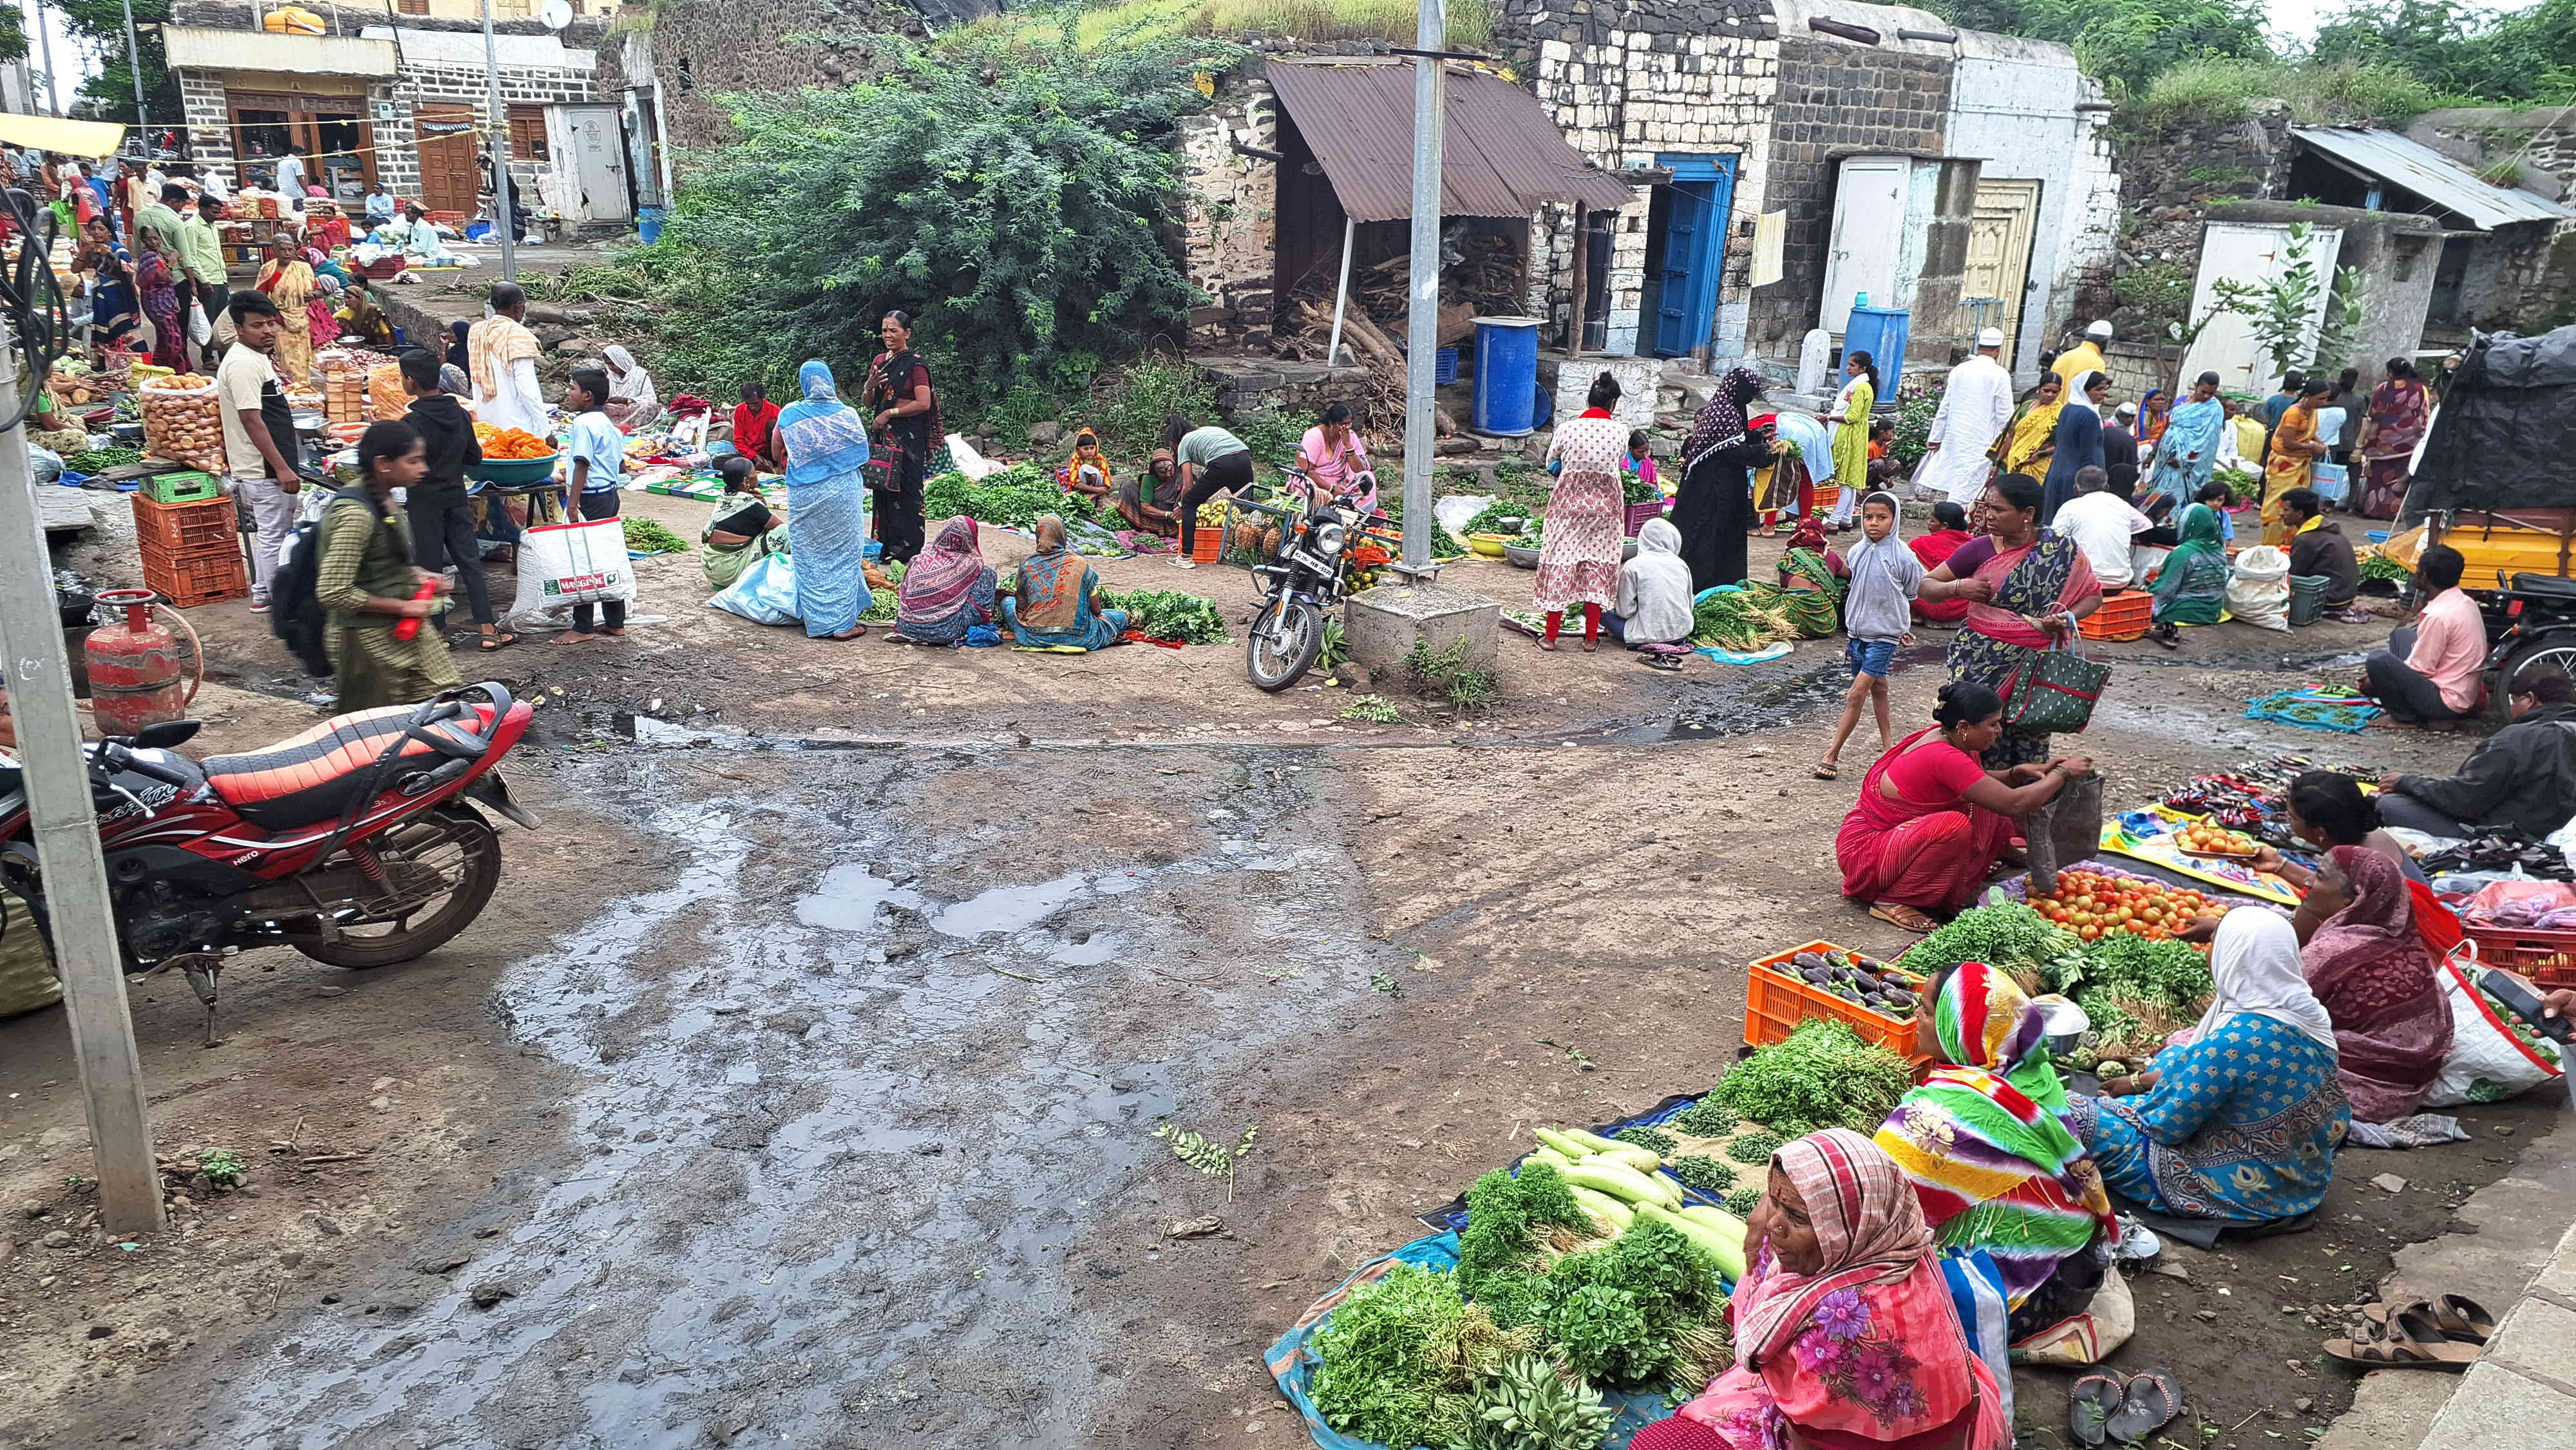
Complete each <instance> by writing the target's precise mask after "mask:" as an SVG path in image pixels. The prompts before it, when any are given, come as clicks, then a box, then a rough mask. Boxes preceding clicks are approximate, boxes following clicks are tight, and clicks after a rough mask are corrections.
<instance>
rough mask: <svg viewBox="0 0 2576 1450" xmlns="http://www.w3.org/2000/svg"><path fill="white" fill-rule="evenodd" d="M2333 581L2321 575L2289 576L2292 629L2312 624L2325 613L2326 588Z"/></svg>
mask: <svg viewBox="0 0 2576 1450" xmlns="http://www.w3.org/2000/svg"><path fill="white" fill-rule="evenodd" d="M2333 582H2334V581H2333V580H2331V579H2328V578H2327V577H2326V576H2325V575H2323V574H2293V575H2291V576H2290V624H2291V626H2292V627H2293V628H2296V627H2297V626H2299V625H2304V624H2314V623H2316V622H2317V616H2319V615H2321V614H2323V613H2325V612H2326V586H2327V585H2328V584H2331V583H2333Z"/></svg>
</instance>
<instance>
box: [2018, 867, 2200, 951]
mask: <svg viewBox="0 0 2576 1450" xmlns="http://www.w3.org/2000/svg"><path fill="white" fill-rule="evenodd" d="M2030 904H2031V908H2032V909H2033V910H2035V911H2037V912H2038V913H2039V914H2040V915H2042V916H2044V917H2047V918H2048V919H2049V920H2050V921H2053V922H2055V923H2057V924H2058V925H2059V926H2062V927H2065V928H2066V929H2067V930H2068V931H2071V932H2073V933H2075V934H2076V935H2077V936H2080V937H2082V938H2084V939H2085V940H2086V941H2099V940H2101V939H2102V936H2103V934H2104V933H2106V932H2114V931H2125V932H2128V933H2129V934H2131V935H2132V936H2142V937H2145V938H2146V939H2147V940H2149V941H2167V940H2170V939H2172V938H2174V937H2176V936H2179V935H2181V934H2182V929H2183V928H2184V927H2187V926H2189V925H2191V919H2192V918H2193V917H2195V916H2214V915H2216V914H2218V911H2219V908H2218V907H2216V906H2214V905H2212V904H2211V902H2210V899H2209V898H2208V897H2206V896H2204V895H2202V894H2201V893H2199V892H2197V891H2178V890H2176V889H2174V888H2173V887H2170V886H2167V885H2165V884H2164V883H2162V882H2159V881H2148V880H2145V879H2142V878H2140V877H2135V876H2110V875H2105V874H2103V873H2101V872H2098V871H2060V872H2059V873H2057V894H2056V895H2054V896H2034V897H2032V898H2031V899H2030Z"/></svg>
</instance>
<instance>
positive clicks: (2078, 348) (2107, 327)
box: [2049, 318, 2111, 398]
mask: <svg viewBox="0 0 2576 1450" xmlns="http://www.w3.org/2000/svg"><path fill="white" fill-rule="evenodd" d="M2110 341H2111V323H2110V321H2109V319H2107V318H2095V319H2094V320H2093V325H2092V326H2090V327H2087V328H2085V329H2084V340H2083V341H2082V342H2079V343H2077V344H2076V345H2075V346H2073V347H2070V348H2068V349H2067V350H2066V351H2064V352H2062V353H2059V354H2058V355H2057V361H2056V362H2055V363H2054V364H2052V365H2050V367H2049V371H2050V372H2053V373H2055V374H2057V375H2058V376H2059V377H2061V378H2064V379H2065V380H2066V395H2067V396H2068V397H2070V398H2071V397H2074V396H2075V395H2076V386H2075V384H2076V380H2077V379H2079V378H2081V377H2083V376H2084V375H2085V374H2086V373H2107V372H2109V371H2110V370H2111V369H2110V368H2109V366H2108V365H2106V364H2105V363H2104V362H2103V361H2102V349H2103V348H2104V347H2106V346H2108V345H2109V343H2110Z"/></svg>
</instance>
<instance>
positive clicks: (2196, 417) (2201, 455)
mask: <svg viewBox="0 0 2576 1450" xmlns="http://www.w3.org/2000/svg"><path fill="white" fill-rule="evenodd" d="M2227 426H2228V422H2227V404H2226V403H2225V402H2224V401H2222V400H2221V399H2220V398H2219V396H2218V374H2216V373H2202V374H2201V375H2200V377H2199V379H2198V380H2196V381H2195V382H2193V383H2192V385H2191V397H2190V398H2189V399H2187V400H2185V401H2184V402H2181V403H2178V404H2176V405H2174V409H2173V412H2172V413H2171V414H2170V415H2168V416H2167V417H2166V419H2165V421H2164V428H2163V431H2162V433H2160V434H2159V435H2158V437H2157V438H2156V445H2155V447H2156V458H2155V466H2154V469H2153V471H2151V472H2150V473H2149V474H2148V485H2149V486H2150V487H2152V488H2154V489H2155V490H2156V491H2157V492H2159V493H2161V494H2163V495H2164V496H2165V497H2167V498H2169V499H2172V500H2173V501H2174V506H2175V507H2176V508H2187V507H2189V506H2190V504H2191V501H2192V500H2193V499H2194V498H2197V497H2199V495H2200V491H2201V489H2202V488H2203V487H2204V486H2205V485H2207V484H2208V482H2209V471H2210V469H2211V468H2212V467H2213V466H2215V465H2216V464H2217V462H2218V454H2219V448H2220V445H2221V443H2222V442H2223V441H2224V438H2223V435H2224V434H2225V432H2226V430H2227Z"/></svg>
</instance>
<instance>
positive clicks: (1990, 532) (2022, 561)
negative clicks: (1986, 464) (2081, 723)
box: [1922, 473, 2102, 770]
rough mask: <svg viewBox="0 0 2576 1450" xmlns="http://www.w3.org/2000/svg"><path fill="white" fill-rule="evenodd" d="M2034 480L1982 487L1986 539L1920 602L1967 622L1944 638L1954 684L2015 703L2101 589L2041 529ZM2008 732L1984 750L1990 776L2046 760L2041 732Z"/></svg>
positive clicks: (1942, 571)
mask: <svg viewBox="0 0 2576 1450" xmlns="http://www.w3.org/2000/svg"><path fill="white" fill-rule="evenodd" d="M2042 498H2043V494H2042V492H2041V489H2040V486H2039V483H2038V481H2037V480H2036V479H2033V478H2031V477H2029V476H2028V475H2026V474H2019V473H2007V474H2005V475H2003V476H2002V477H2000V478H1998V479H1996V480H1995V481H1994V482H1993V483H1992V484H1990V485H1988V486H1987V488H1986V496H1985V499H1984V501H1983V502H1982V503H1980V504H1979V505H1978V508H1979V510H1980V512H1981V516H1982V518H1983V519H1984V521H1985V527H1986V532H1985V534H1984V535H1983V536H1982V537H1979V538H1974V539H1970V540H1969V541H1968V542H1966V543H1964V544H1962V545H1960V546H1959V551H1958V552H1957V553H1955V554H1952V555H1951V556H1950V558H1949V561H1948V562H1947V563H1944V564H1943V565H1942V566H1941V567H1940V568H1938V569H1935V570H1933V571H1932V573H1931V574H1930V575H1929V576H1928V577H1926V578H1925V579H1924V581H1923V594H1922V597H1923V598H1925V599H1933V600H1940V599H1965V600H1967V601H1968V614H1967V618H1965V619H1963V620H1961V621H1960V629H1959V633H1958V634H1957V636H1956V637H1954V638H1953V639H1952V640H1951V641H1950V678H1951V679H1953V680H1974V681H1976V682H1977V683H1978V684H1980V685H1983V686H1985V687H1986V688H1987V689H1990V690H1992V691H1994V692H1995V693H1996V695H1997V696H1999V697H2001V698H2002V700H2003V702H2004V704H2005V706H2006V707H2007V710H2008V711H2009V709H2010V707H2011V706H2012V704H2013V699H2012V693H2013V692H2012V688H2011V686H2012V680H2013V676H2014V675H2015V674H2017V673H2019V672H2020V671H2021V670H2022V669H2023V668H2024V666H2025V665H2027V664H2029V663H2030V662H2031V661H2032V660H2033V657H2034V656H2035V655H2036V654H2037V653H2038V652H2039V651H2043V650H2047V649H2051V648H2054V647H2055V646H2057V645H2059V644H2061V643H2063V642H2065V641H2066V640H2067V639H2069V638H2071V637H2072V636H2073V635H2074V633H2075V626H2076V624H2077V623H2078V622H2079V621H2081V620H2082V619H2084V618H2085V617H2086V616H2087V615H2090V614H2091V613H2093V611H2095V610H2097V609H2099V608H2101V607H2102V586H2101V585H2099V584H2097V583H2095V582H2094V580H2093V567H2092V566H2091V565H2090V564H2087V563H2086V562H2084V551H2083V550H2082V549H2080V548H2077V547H2076V545H2075V541H2074V540H2073V539H2070V538H2067V537H2065V536H2063V535H2061V534H2057V533H2054V532H2051V531H2050V530H2047V529H2043V528H2041V527H2040V526H2039V510H2040V504H2041V501H2042ZM2010 726H2011V722H2010V720H2009V718H2008V719H2007V721H2006V727H2007V728H2006V730H2005V733H2004V734H2002V735H2000V736H1998V737H1997V738H1996V740H1995V742H1994V744H1992V745H1990V746H1988V747H1986V750H1985V752H1984V755H1983V757H1982V759H1983V761H1984V763H1985V767H1986V769H1988V770H2003V769H2007V768H2009V767H2011V766H2016V765H2029V764H2035V763H2039V762H2043V761H2046V760H2048V759H2049V758H2050V757H2049V752H2048V737H2047V736H2046V735H2045V734H2017V733H2014V731H2013V730H2012V729H2011V728H2010Z"/></svg>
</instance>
